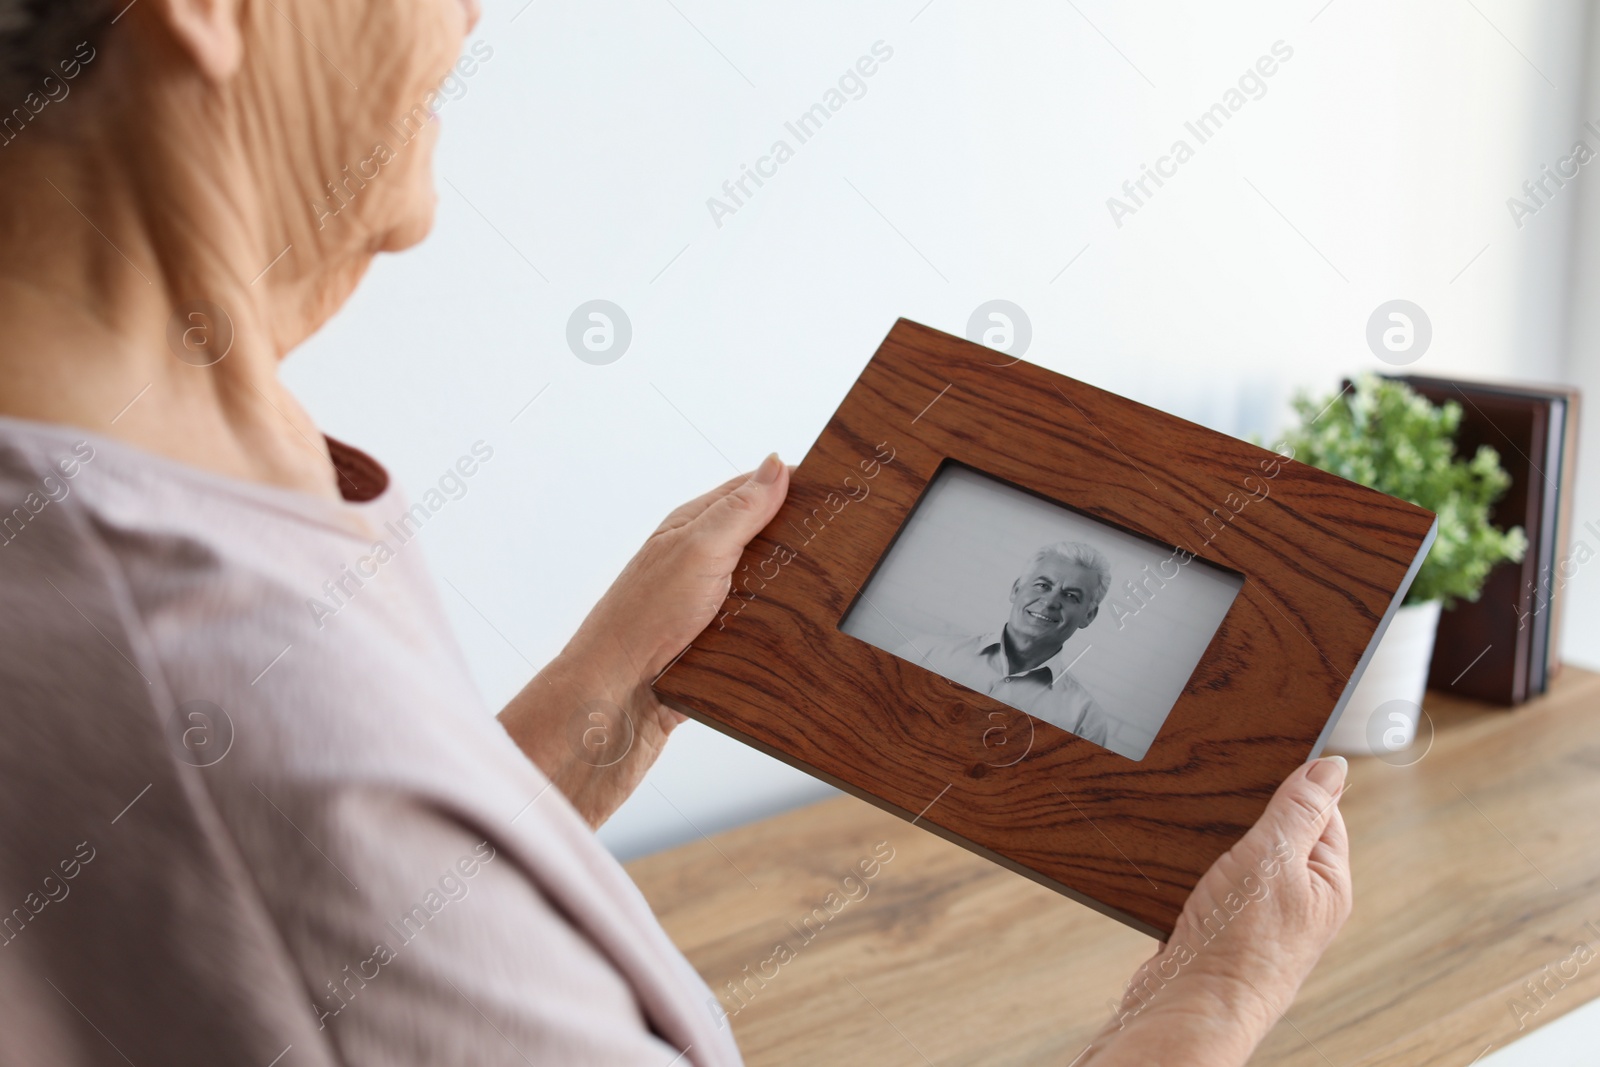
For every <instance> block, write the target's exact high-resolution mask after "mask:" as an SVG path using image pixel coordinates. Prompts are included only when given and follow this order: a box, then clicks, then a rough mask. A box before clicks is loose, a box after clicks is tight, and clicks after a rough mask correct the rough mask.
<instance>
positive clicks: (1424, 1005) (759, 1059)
mask: <svg viewBox="0 0 1600 1067" xmlns="http://www.w3.org/2000/svg"><path fill="white" fill-rule="evenodd" d="M1426 708H1427V711H1428V713H1429V716H1430V717H1431V719H1432V721H1433V723H1434V725H1435V737H1434V741H1433V744H1432V747H1431V749H1430V750H1429V751H1428V752H1427V755H1426V756H1424V757H1423V758H1422V759H1421V760H1420V761H1418V762H1416V763H1415V764H1413V765H1411V766H1407V767H1398V766H1391V765H1389V764H1387V763H1384V762H1382V761H1380V760H1377V759H1372V758H1363V759H1357V760H1352V761H1351V770H1350V787H1349V789H1348V791H1347V794H1346V798H1345V799H1344V801H1343V802H1342V804H1341V807H1342V808H1343V811H1344V814H1345V819H1346V821H1347V823H1348V824H1349V827H1350V831H1351V837H1352V842H1353V862H1354V873H1355V883H1356V905H1355V912H1354V914H1353V915H1352V917H1351V919H1350V922H1349V924H1348V925H1347V926H1346V927H1345V929H1344V931H1343V932H1342V933H1341V934H1340V936H1339V937H1338V939H1337V940H1336V941H1335V942H1334V944H1333V946H1332V947H1331V948H1330V949H1329V950H1328V953H1327V955H1326V956H1325V957H1324V958H1323V961H1322V963H1321V965H1320V966H1319V967H1318V968H1317V970H1316V971H1315V972H1314V973H1313V974H1312V975H1311V977H1310V979H1309V980H1308V981H1307V982H1306V984H1305V986H1304V987H1303V988H1302V990H1301V993H1300V997H1299V1000H1297V1001H1296V1003H1295V1005H1294V1007H1293V1008H1292V1009H1291V1010H1290V1012H1289V1015H1288V1017H1287V1018H1286V1019H1285V1020H1283V1021H1280V1022H1279V1024H1278V1026H1277V1028H1276V1029H1275V1030H1274V1031H1273V1032H1272V1033H1271V1034H1270V1035H1269V1036H1268V1038H1267V1040H1266V1041H1265V1042H1264V1043H1263V1044H1262V1046H1261V1049H1260V1051H1259V1052H1258V1053H1257V1055H1256V1057H1255V1059H1254V1060H1252V1061H1251V1062H1252V1063H1253V1064H1272V1065H1279V1064H1282V1065H1293V1067H1298V1065H1302V1064H1303V1065H1306V1067H1313V1065H1314V1067H1330V1065H1335V1067H1377V1065H1379V1064H1382V1065H1386V1067H1412V1065H1416V1067H1420V1065H1423V1064H1429V1065H1431V1064H1441V1065H1446V1064H1447V1065H1451V1067H1467V1065H1468V1064H1470V1063H1472V1062H1474V1060H1475V1059H1476V1058H1477V1057H1479V1056H1480V1055H1482V1054H1483V1053H1484V1052H1485V1051H1486V1050H1487V1049H1489V1048H1491V1047H1493V1048H1499V1047H1501V1046H1503V1045H1505V1044H1508V1043H1510V1042H1511V1041H1513V1040H1515V1039H1516V1038H1517V1037H1519V1036H1522V1035H1523V1034H1524V1033H1526V1032H1527V1031H1526V1030H1523V1031H1520V1032H1519V1029H1518V1023H1519V1015H1518V1013H1517V1012H1516V1011H1515V1010H1514V1007H1513V1004H1514V1002H1515V1001H1517V1000H1520V1002H1521V1003H1522V1005H1523V1010H1522V1012H1521V1015H1520V1022H1522V1023H1523V1024H1525V1025H1526V1027H1527V1029H1528V1030H1531V1029H1532V1028H1534V1027H1536V1026H1539V1025H1543V1024H1545V1023H1548V1022H1549V1021H1551V1020H1552V1019H1555V1018H1557V1017H1558V1016H1560V1015H1562V1014H1564V1013H1565V1012H1568V1011H1570V1010H1572V1009H1573V1008H1576V1007H1579V1006H1580V1005H1582V1004H1584V1003H1586V1002H1587V1001H1589V1000H1591V999H1594V998H1596V997H1600V895H1597V892H1596V890H1597V889H1600V822H1597V817H1600V675H1597V674H1593V673H1589V672H1586V671H1581V670H1578V669H1576V668H1571V667H1569V668H1567V669H1566V670H1565V671H1564V672H1563V673H1562V675H1561V676H1560V678H1559V679H1558V681H1557V683H1556V684H1555V685H1554V686H1553V687H1552V692H1551V693H1550V695H1549V696H1547V697H1544V698H1542V699H1540V700H1538V701H1535V702H1532V703H1530V704H1527V705H1525V706H1523V707H1521V708H1519V709H1516V710H1515V711H1506V710H1502V709H1497V708H1490V707H1487V706H1484V705H1478V704H1471V703H1468V702H1465V701H1460V700H1455V699H1452V698H1449V697H1445V696H1440V695H1436V694H1429V697H1428V701H1427V703H1426ZM878 842H888V845H887V846H886V847H884V848H883V850H882V851H883V852H884V853H887V849H893V858H892V859H891V860H889V861H888V862H887V863H883V864H881V865H880V866H879V867H878V869H877V870H876V872H875V874H876V876H875V877H873V878H872V879H871V880H865V879H862V878H861V875H860V873H859V871H858V870H857V869H856V866H857V864H858V862H859V861H862V860H871V859H873V858H874V846H875V845H877V843H878ZM869 869H871V868H870V864H869ZM629 870H630V871H631V872H632V874H633V876H634V878H635V879H636V880H637V881H638V883H639V885H640V887H641V888H642V889H643V890H644V893H645V896H646V897H648V898H649V900H650V902H651V904H652V905H654V907H655V909H656V911H657V913H658V914H659V915H660V916H661V921H662V923H663V924H664V925H665V926H666V929H667V931H668V932H669V933H671V934H672V936H673V938H674V939H675V940H676V941H677V943H678V944H679V945H680V946H682V947H683V949H684V952H685V953H686V954H687V955H688V957H689V959H690V960H691V961H692V962H693V963H694V965H695V967H696V968H697V969H698V970H699V971H700V973H701V975H703V976H704V978H705V979H706V982H707V983H708V984H709V985H710V986H711V987H712V989H713V990H714V991H716V992H717V993H718V994H719V996H720V997H721V999H722V1001H723V1003H724V1005H726V1007H727V1009H728V1010H729V1011H730V1012H734V1009H736V1008H737V1009H738V1010H737V1012H736V1013H734V1014H731V1016H730V1020H729V1021H730V1022H731V1023H732V1025H733V1029H734V1032H735V1034H736V1035H737V1037H738V1040H739V1044H740V1047H741V1048H742V1049H743V1050H744V1053H745V1056H746V1058H747V1059H748V1061H749V1063H750V1064H751V1065H752V1067H765V1065H768V1064H807V1065H811V1064H827V1065H830V1067H832V1065H836V1064H837V1065H844V1064H922V1063H930V1064H940V1065H945V1064H979V1063H981V1064H1041V1063H1053V1064H1062V1065H1065V1064H1069V1063H1071V1061H1072V1060H1073V1058H1074V1057H1075V1056H1077V1055H1078V1054H1079V1053H1080V1052H1081V1051H1082V1050H1083V1047H1084V1045H1085V1044H1086V1043H1087V1041H1088V1039H1089V1037H1090V1036H1091V1035H1092V1034H1093V1033H1094V1032H1095V1031H1097V1030H1098V1029H1099V1028H1100V1027H1101V1026H1102V1025H1104V1024H1105V1022H1106V1021H1107V1019H1108V1018H1109V1016H1110V1013H1111V1004H1112V1002H1113V1001H1114V1000H1115V999H1117V998H1118V997H1120V995H1121V991H1122V986H1123V983H1124V982H1125V981H1126V980H1127V978H1128V976H1129V975H1130V974H1131V973H1132V972H1133V970H1134V968H1135V967H1136V966H1137V965H1138V964H1139V963H1140V962H1141V961H1142V960H1144V959H1145V958H1146V957H1147V956H1149V954H1150V953H1151V951H1153V949H1154V942H1153V941H1152V940H1151V939H1150V938H1148V937H1145V936H1143V935H1140V934H1137V933H1135V932H1133V931H1131V930H1129V929H1127V928H1125V927H1123V926H1121V925H1119V924H1118V923H1116V922H1113V921H1112V920H1110V919H1106V918H1103V917H1102V916H1100V915H1098V914H1096V913H1094V912H1092V911H1090V910H1088V909H1087V908H1084V907H1081V906H1079V905H1077V904H1074V903H1072V902H1071V901H1069V900H1067V899H1065V898H1063V897H1060V896H1058V895H1056V894H1054V893H1052V892H1050V891H1049V890H1047V889H1045V888H1043V887H1041V886H1039V885H1036V884H1034V883H1033V882H1030V881H1028V880H1026V879H1024V878H1022V877H1020V876H1018V875H1015V874H1012V873H1010V872H1008V871H1006V870H1003V869H1002V868H1000V867H997V866H994V865H992V864H990V863H988V862H986V861H984V860H981V859H978V858H977V857H975V856H973V855H971V854H969V853H967V852H966V851H964V850H962V849H960V848H958V847H956V846H954V845H951V844H949V843H948V842H946V841H944V840H942V839H940V838H938V837H935V836H934V835H933V834H931V833H927V832H925V831H923V830H920V829H918V828H916V827H914V826H912V825H910V824H908V823H906V822H903V821H901V820H899V819H896V818H894V817H892V816H890V815H887V814H884V813H883V812H881V811H879V810H878V809H876V808H874V807H872V806H870V805H868V804H865V803H862V802H860V801H857V800H855V799H853V798H849V797H845V798H840V799H835V800H829V801H825V802H823V803H820V804H816V805H813V806H811V807H808V808H803V809H800V810H798V811H793V812H789V813H787V814H784V815H780V816H777V817H775V818H771V819H767V820H765V821H762V822H759V823H756V824H753V825H751V826H746V827H742V828H740V829H738V830H733V831H730V832H728V833H725V834H720V835H718V836H716V837H714V838H710V839H707V840H704V841H699V842H696V843H693V844H690V845H685V846H683V847H681V848H677V849H673V850H671V851H669V852H664V853H660V854H658V855H655V856H649V857H646V858H644V859H641V860H638V861H636V862H634V863H632V864H630V865H629ZM852 877H853V878H854V881H853V882H847V881H846V879H849V878H852ZM830 893H832V894H835V896H834V897H833V898H831V900H830V898H829V894H830ZM830 904H831V905H833V908H832V911H830V909H829V905H830ZM818 908H820V909H821V910H820V911H814V910H813V909H818ZM807 916H812V918H811V920H810V923H809V924H806V923H805V919H806V918H807ZM1590 922H1593V923H1594V926H1593V927H1589V926H1587V925H1586V924H1587V923H1590ZM806 935H809V937H808V936H806ZM1580 942H1584V943H1588V944H1591V945H1593V946H1594V948H1595V956H1594V957H1593V958H1592V959H1591V960H1590V962H1588V963H1587V964H1583V965H1578V966H1576V967H1574V965H1573V963H1566V964H1565V966H1563V964H1564V961H1569V960H1571V959H1572V957H1573V955H1574V949H1575V947H1576V946H1577V945H1578V944H1579V943H1580ZM780 943H782V944H784V945H785V946H786V949H785V951H778V950H777V946H779V944H780ZM1574 962H1575V961H1574ZM1546 968H1548V970H1546ZM1574 969H1576V972H1577V973H1576V974H1575V975H1574V974H1573V971H1574ZM1562 971H1564V972H1565V974H1566V977H1564V978H1563V977H1562V976H1561V972H1562ZM763 975H766V976H767V977H762V976H763ZM1552 976H1554V977H1552ZM738 981H742V982H743V983H744V985H743V989H742V991H740V992H739V993H738V995H737V996H736V995H735V993H734V992H733V991H731V990H730V986H729V983H730V982H738ZM1528 982H1533V983H1536V984H1538V983H1542V984H1543V991H1542V992H1541V994H1540V996H1539V997H1538V998H1537V999H1536V998H1534V997H1531V996H1530V995H1529V989H1528V987H1527V986H1525V983H1528ZM741 1003H743V1005H744V1006H743V1007H742V1008H741V1007H740V1004H741ZM1597 1059H1600V1057H1597Z"/></svg>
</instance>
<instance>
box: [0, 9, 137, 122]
mask: <svg viewBox="0 0 1600 1067" xmlns="http://www.w3.org/2000/svg"><path fill="white" fill-rule="evenodd" d="M114 3H115V0H0V115H9V114H11V111H12V109H13V108H18V107H22V106H23V100H24V99H25V98H26V97H27V95H28V94H29V93H31V92H41V91H42V90H41V88H40V86H41V85H42V84H43V82H44V79H45V77H46V76H49V75H54V76H55V77H56V78H57V79H59V78H60V77H61V73H60V68H59V67H58V64H59V63H61V62H62V61H63V60H68V59H71V58H72V57H73V51H74V49H76V48H77V47H78V45H79V44H80V43H82V42H83V41H88V42H89V43H90V44H95V43H96V42H97V41H98V40H99V38H100V34H101V31H103V30H104V29H105V28H106V26H107V25H108V24H109V23H110V21H111V19H112V18H114V17H115V16H116V13H117V9H118V8H120V7H122V6H123V5H122V4H116V7H113V6H112V5H113V4H114Z"/></svg>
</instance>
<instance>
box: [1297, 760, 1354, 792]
mask: <svg viewBox="0 0 1600 1067" xmlns="http://www.w3.org/2000/svg"><path fill="white" fill-rule="evenodd" d="M1349 770H1350V764H1349V762H1348V761H1347V760H1346V759H1345V758H1344V757H1343V756H1324V757H1323V758H1322V759H1319V760H1317V762H1316V763H1314V764H1312V765H1311V770H1310V771H1308V772H1306V777H1307V778H1309V779H1311V780H1312V781H1313V782H1316V783H1317V784H1318V785H1320V786H1321V787H1322V788H1324V789H1326V790H1327V791H1328V792H1330V793H1337V792H1338V791H1339V786H1341V785H1342V784H1344V776H1345V774H1346V773H1348V772H1349Z"/></svg>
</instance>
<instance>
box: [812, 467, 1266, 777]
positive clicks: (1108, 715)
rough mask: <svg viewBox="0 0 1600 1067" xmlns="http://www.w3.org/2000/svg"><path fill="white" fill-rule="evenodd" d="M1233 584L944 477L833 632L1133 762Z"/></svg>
mask: <svg viewBox="0 0 1600 1067" xmlns="http://www.w3.org/2000/svg"><path fill="white" fill-rule="evenodd" d="M1242 584H1243V579H1242V578H1241V577H1240V576H1239V575H1237V574H1234V573H1232V572H1230V571H1226V570H1223V569H1221V568H1219V567H1216V566H1213V565H1212V564H1209V563H1205V562H1203V561H1201V560H1198V559H1196V558H1194V557H1193V556H1192V555H1190V554H1189V553H1188V552H1186V551H1184V550H1182V549H1174V548H1172V547H1170V546H1165V545H1160V544H1157V543H1155V542H1152V541H1149V540H1146V539H1145V538H1142V537H1139V536H1137V535H1135V534H1132V533H1129V532H1127V531H1124V530H1121V529H1118V528H1117V527H1114V526H1110V525H1107V524H1106V523H1103V522H1100V521H1098V520H1096V519H1092V518H1089V517H1088V516H1085V515H1082V514H1079V513H1078V512H1075V511H1072V510H1070V509H1068V508H1064V507H1061V506H1059V505H1057V504H1054V503H1052V502H1050V501H1048V500H1044V499H1042V498H1040V497H1038V496H1035V495H1034V494H1032V493H1029V492H1026V491H1025V490H1022V489H1018V488H1016V487H1014V486H1011V485H1008V484H1006V483H1004V482H1000V481H997V480H995V479H992V478H989V477H987V476H985V475H983V474H979V473H977V472H976V471H973V470H970V469H968V468H966V467H962V466H959V465H955V464H949V463H947V464H946V465H945V466H944V467H943V468H941V469H940V471H939V473H938V474H936V475H935V476H934V479H933V481H932V482H931V483H930V484H929V486H928V489H927V491H926V493H925V494H924V495H923V498H922V500H921V501H920V502H919V503H918V504H917V507H916V509H915V510H914V511H913V512H912V514H911V516H910V517H909V518H908V519H907V520H906V523H905V526H904V527H903V528H902V529H901V531H900V534H899V536H898V537H897V538H896V540H895V542H894V544H893V546H892V547H891V548H890V549H889V552H888V553H887V554H886V555H885V557H884V559H883V560H881V561H880V563H879V565H878V568H877V570H876V571H875V572H874V574H873V576H872V578H871V580H870V581H868V582H867V584H866V586H865V587H864V588H863V589H862V592H861V595H860V597H859V598H858V599H857V601H856V603H855V605H854V606H853V607H852V608H851V610H850V612H849V614H847V615H846V617H845V619H844V621H843V623H841V624H840V629H842V630H843V631H844V632H845V633H848V634H850V635H852V636H854V637H858V638H860V639H861V640H863V641H866V642H868V643H869V644H872V645H876V646H877V647H879V648H882V649H884V650H885V651H888V652H892V653H894V654H895V655H897V656H899V657H901V658H902V659H906V660H909V661H911V662H913V663H916V664H917V665H918V666H921V667H923V668H925V669H926V670H930V671H932V672H933V673H935V674H938V675H940V676H941V677H944V678H947V679H949V680H950V681H953V682H957V683H960V684H961V685H964V686H966V687H967V688H969V689H973V690H975V691H977V692H980V693H986V694H988V695H989V696H991V697H993V698H994V699H996V700H998V701H1001V702H1002V703H1005V704H1009V705H1010V706H1012V707H1014V708H1018V709H1020V710H1021V711H1024V712H1026V713H1027V714H1029V715H1031V716H1033V717H1034V718H1035V719H1039V720H1042V721H1044V722H1048V723H1050V724H1052V725H1054V726H1057V727H1060V728H1061V729H1063V730H1066V731H1068V732H1070V733H1073V734H1076V735H1078V736H1079V737H1082V738H1084V739H1086V740H1089V741H1092V742H1094V743H1095V744H1097V745H1100V746H1102V747H1104V748H1107V749H1109V750H1111V751H1113V752H1116V753H1118V754H1120V755H1123V756H1126V757H1128V758H1129V759H1135V760H1137V759H1142V758H1143V757H1144V754H1145V752H1146V751H1147V750H1148V749H1149V747H1150V744H1151V742H1153V741H1154V740H1155V737H1156V734H1157V732H1158V731H1159V730H1160V728H1161V724H1162V723H1163V722H1164V721H1165V720H1166V718H1167V715H1168V713H1169V712H1171V710H1172V706H1173V705H1174V704H1175V703H1176V702H1177V699H1178V696H1179V694H1180V693H1182V691H1183V687H1184V685H1185V683H1187V682H1188V680H1189V676H1190V675H1191V674H1193V673H1194V668H1195V666H1196V665H1197V664H1198V663H1199V662H1200V657H1201V655H1202V654H1203V653H1204V651H1205V648H1206V645H1207V644H1208V643H1209V642H1210V640H1211V637H1212V635H1213V634H1214V633H1216V630H1217V627H1218V626H1219V625H1221V623H1222V619H1223V616H1224V615H1226V614H1227V612H1228V608H1229V606H1230V605H1232V603H1233V599H1234V597H1235V595H1237V593H1238V592H1239V589H1240V587H1241V586H1242Z"/></svg>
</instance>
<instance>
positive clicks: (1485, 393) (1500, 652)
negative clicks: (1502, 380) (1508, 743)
mask: <svg viewBox="0 0 1600 1067" xmlns="http://www.w3.org/2000/svg"><path fill="white" fill-rule="evenodd" d="M1398 377H1399V379H1400V380H1401V381H1403V382H1405V383H1406V384H1407V385H1409V386H1410V387H1411V388H1412V389H1414V390H1416V391H1417V392H1418V393H1420V394H1421V395H1423V396H1425V397H1427V398H1428V399H1429V400H1431V401H1432V402H1434V403H1435V404H1441V405H1442V404H1444V403H1446V402H1447V401H1454V402H1455V403H1457V404H1459V405H1460V407H1461V426H1460V429H1459V430H1458V432H1457V435H1456V454H1457V455H1458V456H1471V455H1472V454H1473V453H1475V452H1476V451H1477V450H1478V447H1479V446H1480V445H1489V446H1490V447H1492V448H1493V449H1494V450H1495V451H1496V452H1498V453H1499V454H1500V464H1501V466H1502V467H1504V468H1505V470H1506V472H1507V473H1508V474H1510V475H1511V486H1510V488H1508V489H1507V490H1506V492H1505V495H1504V496H1502V497H1501V498H1500V500H1499V501H1498V502H1497V503H1496V504H1495V505H1494V508H1493V510H1492V512H1491V514H1490V516H1489V517H1490V520H1491V521H1492V522H1493V523H1494V524H1495V525H1496V526H1498V527H1500V528H1501V529H1508V528H1510V527H1512V526H1521V527H1522V528H1523V530H1524V531H1525V532H1526V533H1527V535H1528V551H1527V553H1526V554H1525V555H1524V556H1523V559H1522V562H1520V563H1512V562H1503V563H1501V564H1500V565H1499V566H1497V567H1495V569H1494V570H1493V571H1491V572H1490V573H1489V577H1488V580H1487V581H1486V582H1485V583H1484V587H1483V593H1482V595H1481V596H1480V597H1479V598H1478V599H1477V600H1476V601H1474V602H1471V603H1468V602H1465V601H1462V602H1458V603H1457V604H1456V605H1455V606H1454V607H1452V608H1448V609H1446V610H1445V612H1444V613H1443V614H1442V615H1441V616H1440V619H1439V633H1438V640H1437V642H1436V643H1435V646H1434V653H1433V664H1432V667H1431V668H1430V670H1429V674H1428V685H1429V687H1431V688H1433V689H1442V690H1444V691H1446V692H1450V693H1456V694H1459V695H1461V696H1466V697H1472V698H1475V699H1478V700H1486V701H1491V702H1493V703H1497V704H1506V705H1511V704H1520V703H1522V702H1523V701H1524V700H1527V699H1528V698H1529V697H1533V696H1537V695H1539V694H1540V693H1543V692H1544V691H1545V689H1546V688H1547V687H1548V686H1549V684H1550V679H1551V677H1552V676H1553V675H1554V674H1555V673H1556V671H1557V670H1559V668H1560V649H1559V644H1560V641H1559V635H1560V622H1561V610H1562V605H1563V601H1564V597H1563V596H1562V588H1563V586H1564V585H1565V584H1566V583H1567V582H1568V581H1570V580H1571V578H1572V572H1573V571H1574V570H1575V567H1576V564H1575V561H1574V559H1573V558H1572V549H1571V547H1570V545H1571V541H1572V511H1573V499H1574V497H1573V487H1574V475H1575V472H1576V468H1577V452H1578V391H1577V390H1576V389H1570V388H1565V387H1562V386H1529V385H1501V384H1491V383H1486V382H1472V381H1456V380H1451V379H1446V378H1429V377H1422V376H1417V375H1400V376H1398ZM1594 532H1595V534H1596V535H1597V536H1600V530H1596V531H1594Z"/></svg>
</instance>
